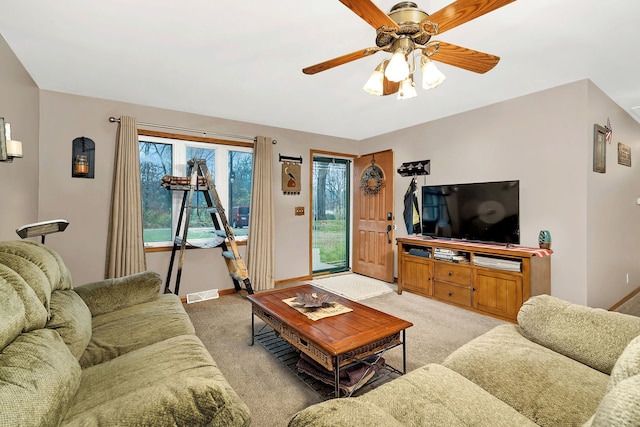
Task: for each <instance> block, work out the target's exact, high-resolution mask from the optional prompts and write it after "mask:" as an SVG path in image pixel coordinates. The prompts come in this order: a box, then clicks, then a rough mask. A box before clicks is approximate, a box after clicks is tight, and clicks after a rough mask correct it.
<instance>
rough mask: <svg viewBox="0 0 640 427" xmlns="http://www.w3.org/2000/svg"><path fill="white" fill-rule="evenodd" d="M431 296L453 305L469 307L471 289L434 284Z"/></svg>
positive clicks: (441, 283) (446, 284)
mask: <svg viewBox="0 0 640 427" xmlns="http://www.w3.org/2000/svg"><path fill="white" fill-rule="evenodd" d="M433 296H435V297H436V298H438V299H441V300H444V301H449V302H452V303H454V304H458V305H463V306H465V307H471V289H469V288H465V287H463V286H458V285H451V284H449V283H443V282H437V281H436V282H434V283H433Z"/></svg>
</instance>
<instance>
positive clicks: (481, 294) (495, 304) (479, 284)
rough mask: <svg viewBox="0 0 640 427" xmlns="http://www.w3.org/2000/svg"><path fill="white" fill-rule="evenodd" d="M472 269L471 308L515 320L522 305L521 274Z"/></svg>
mask: <svg viewBox="0 0 640 427" xmlns="http://www.w3.org/2000/svg"><path fill="white" fill-rule="evenodd" d="M474 270H475V271H474V278H473V291H474V292H473V308H475V309H476V310H479V311H484V312H487V313H492V314H496V315H498V316H503V317H506V318H509V319H513V320H516V316H517V314H518V310H519V309H520V307H521V306H522V275H521V274H517V273H504V272H499V271H496V270H483V269H480V268H476V269H474Z"/></svg>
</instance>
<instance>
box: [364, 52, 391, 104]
mask: <svg viewBox="0 0 640 427" xmlns="http://www.w3.org/2000/svg"><path fill="white" fill-rule="evenodd" d="M388 63H389V60H387V59H385V60H384V61H382V62H381V63H380V65H378V66H377V67H376V69H375V70H373V73H371V77H369V80H367V82H366V83H365V84H364V87H363V88H362V90H364V91H365V92H367V93H370V94H371V95H376V96H382V95H383V93H384V70H385V68H386V66H387V64H388Z"/></svg>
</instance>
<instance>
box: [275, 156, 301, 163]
mask: <svg viewBox="0 0 640 427" xmlns="http://www.w3.org/2000/svg"><path fill="white" fill-rule="evenodd" d="M278 156H279V161H280V162H281V161H283V160H287V161H290V162H298V163H301V164H302V156H298V157H292V156H283V155H282V154H278Z"/></svg>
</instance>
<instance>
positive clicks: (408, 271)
mask: <svg viewBox="0 0 640 427" xmlns="http://www.w3.org/2000/svg"><path fill="white" fill-rule="evenodd" d="M397 242H398V294H402V291H405V290H406V291H409V292H412V293H415V294H419V295H422V296H425V297H429V298H434V299H437V300H439V301H443V302H446V303H449V304H454V305H456V306H459V307H463V308H466V309H469V310H473V311H476V312H479V313H482V314H487V315H489V316H493V317H497V318H500V319H503V320H508V321H511V322H515V321H516V316H517V314H518V310H519V309H520V306H522V303H523V302H524V301H526V300H527V299H529V297H531V296H533V295H540V294H550V293H551V253H552V251H550V250H548V249H547V250H545V249H538V248H526V247H521V246H513V247H507V246H506V245H497V244H483V243H469V242H466V241H456V240H440V239H430V238H428V237H422V236H416V237H413V236H411V237H405V238H398V239H397ZM448 252H451V253H448ZM453 254H455V255H453ZM487 259H489V261H495V262H496V263H497V264H498V265H494V264H493V263H490V264H489V266H487V265H486V263H483V262H482V261H483V260H484V261H487ZM478 264H483V265H478Z"/></svg>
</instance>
